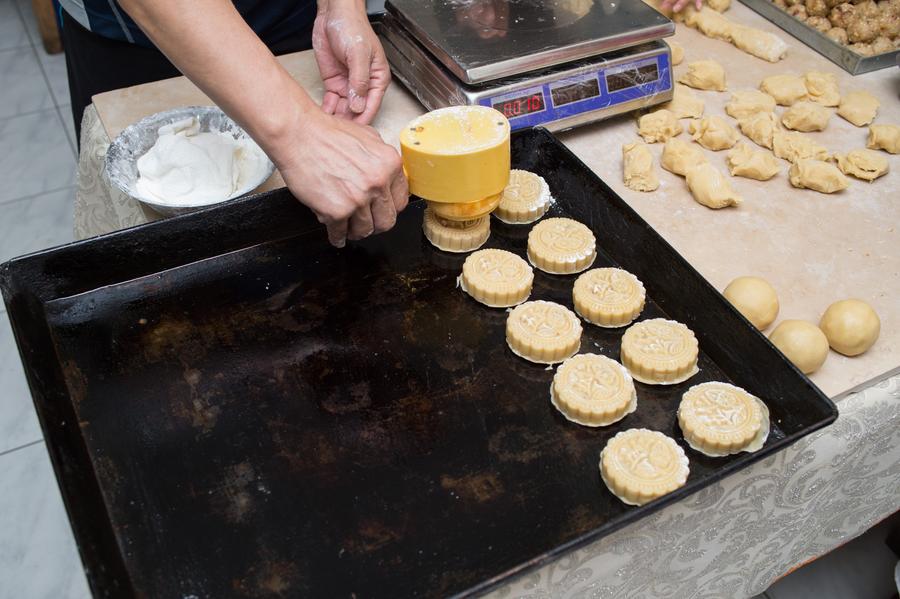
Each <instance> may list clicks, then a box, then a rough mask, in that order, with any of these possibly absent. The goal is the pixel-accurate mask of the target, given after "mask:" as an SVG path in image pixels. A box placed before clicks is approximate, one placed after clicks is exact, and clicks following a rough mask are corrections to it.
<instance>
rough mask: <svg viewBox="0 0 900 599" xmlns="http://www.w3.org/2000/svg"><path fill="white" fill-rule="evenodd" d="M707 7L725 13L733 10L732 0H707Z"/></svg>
mask: <svg viewBox="0 0 900 599" xmlns="http://www.w3.org/2000/svg"><path fill="white" fill-rule="evenodd" d="M706 5H707V6H708V7H710V8H711V9H713V10H714V11H716V12H725V11H726V10H728V9H729V8H731V0H706Z"/></svg>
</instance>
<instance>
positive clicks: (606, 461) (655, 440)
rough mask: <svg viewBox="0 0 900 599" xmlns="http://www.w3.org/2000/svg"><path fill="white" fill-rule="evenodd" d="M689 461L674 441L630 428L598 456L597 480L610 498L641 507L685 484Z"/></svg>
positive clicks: (654, 433)
mask: <svg viewBox="0 0 900 599" xmlns="http://www.w3.org/2000/svg"><path fill="white" fill-rule="evenodd" d="M689 473H690V470H689V468H688V459H687V456H686V455H685V454H684V450H683V449H682V448H681V447H679V445H678V444H677V443H676V442H675V440H674V439H671V438H669V437H667V436H665V435H664V434H662V433H659V432H656V431H650V430H647V429H644V428H632V429H629V430H627V431H623V432H621V433H618V434H617V435H616V436H615V437H613V438H612V439H610V440H609V442H608V443H607V444H606V447H604V448H603V451H601V452H600V476H601V477H602V478H603V482H604V483H606V486H607V488H608V489H609V490H610V492H612V494H613V495H615V496H616V497H618V498H619V499H621V500H622V501H623V502H624V503H627V504H629V505H644V504H645V503H648V502H650V501H652V500H654V499H656V498H658V497H662V496H663V495H665V494H666V493H671V492H672V491H674V490H675V489H677V488H679V487H681V486H683V485H684V484H685V483H686V482H687V478H688V474H689Z"/></svg>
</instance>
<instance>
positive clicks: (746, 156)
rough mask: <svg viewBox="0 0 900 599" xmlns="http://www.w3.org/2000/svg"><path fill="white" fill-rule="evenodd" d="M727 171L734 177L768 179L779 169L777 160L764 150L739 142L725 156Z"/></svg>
mask: <svg viewBox="0 0 900 599" xmlns="http://www.w3.org/2000/svg"><path fill="white" fill-rule="evenodd" d="M725 163H726V164H727V165H728V170H729V172H730V173H731V174H732V175H734V176H736V177H746V178H747V179H756V180H757V181H768V180H769V179H771V178H772V177H774V176H775V175H777V174H778V173H779V171H781V167H780V166H779V165H778V161H777V160H776V159H775V157H774V156H772V154H770V153H769V152H766V151H765V150H754V149H753V147H752V146H751V145H750V144H748V143H746V142H741V143H739V144H738V145H737V146H736V147H735V148H734V149H733V150H731V151H730V152H728V156H727V157H726V158H725Z"/></svg>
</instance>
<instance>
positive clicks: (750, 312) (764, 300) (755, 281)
mask: <svg viewBox="0 0 900 599" xmlns="http://www.w3.org/2000/svg"><path fill="white" fill-rule="evenodd" d="M722 295H724V296H725V299H727V300H728V301H729V302H731V305H732V306H734V307H735V308H737V311H738V312H740V313H741V314H743V315H744V318H746V319H747V320H749V321H750V322H751V323H753V326H755V327H756V328H757V329H759V330H760V331H762V330H765V329H766V328H768V326H769V325H770V324H772V323H773V322H775V318H776V317H777V316H778V294H777V293H775V288H774V287H772V285H771V284H769V282H768V281H767V280H765V279H763V278H760V277H738V278H736V279H734V280H733V281H732V282H730V283H728V287H726V288H725V291H723V292H722Z"/></svg>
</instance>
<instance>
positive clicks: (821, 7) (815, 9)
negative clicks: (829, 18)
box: [806, 0, 828, 17]
mask: <svg viewBox="0 0 900 599" xmlns="http://www.w3.org/2000/svg"><path fill="white" fill-rule="evenodd" d="M806 14H808V15H809V16H811V17H824V16H825V15H827V14H828V5H827V4H825V0H806Z"/></svg>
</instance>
